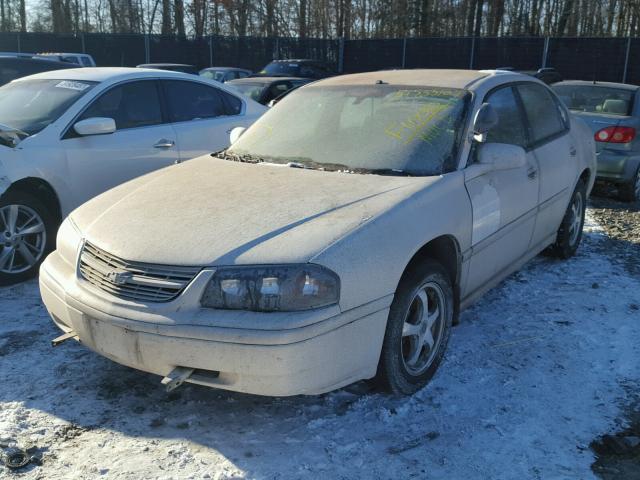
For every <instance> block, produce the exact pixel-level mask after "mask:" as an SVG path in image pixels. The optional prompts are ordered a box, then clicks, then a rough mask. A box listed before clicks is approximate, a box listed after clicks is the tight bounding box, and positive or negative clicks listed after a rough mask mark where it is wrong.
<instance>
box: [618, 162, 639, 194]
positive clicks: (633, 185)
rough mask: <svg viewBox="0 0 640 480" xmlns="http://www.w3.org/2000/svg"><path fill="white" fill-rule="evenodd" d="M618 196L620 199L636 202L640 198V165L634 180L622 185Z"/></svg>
mask: <svg viewBox="0 0 640 480" xmlns="http://www.w3.org/2000/svg"><path fill="white" fill-rule="evenodd" d="M618 196H619V197H620V200H623V201H625V202H636V201H638V200H640V167H638V171H637V172H636V175H635V178H634V179H633V181H631V182H629V183H626V184H624V185H620V187H619V188H618Z"/></svg>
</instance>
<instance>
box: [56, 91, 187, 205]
mask: <svg viewBox="0 0 640 480" xmlns="http://www.w3.org/2000/svg"><path fill="white" fill-rule="evenodd" d="M92 117H108V118H113V119H114V120H115V122H116V131H115V132H114V133H111V134H106V135H89V136H80V135H78V134H77V133H76V132H75V130H74V129H73V126H71V127H70V128H69V130H68V131H67V133H66V134H65V135H64V137H63V139H62V140H61V145H62V146H63V147H64V151H65V153H66V156H67V162H68V168H69V176H70V182H69V183H70V184H71V185H73V186H74V187H75V188H74V194H75V195H74V197H75V201H76V204H77V205H79V204H81V203H84V202H85V201H87V200H89V199H90V198H92V197H94V196H96V195H98V194H100V193H102V192H104V191H106V190H108V189H110V188H113V187H115V186H116V185H119V184H121V183H124V182H126V181H128V180H131V179H133V178H136V177H138V176H140V175H144V174H145V173H149V172H151V171H153V170H157V169H159V168H163V167H166V166H168V165H171V164H172V163H175V162H176V161H177V160H178V159H179V151H178V146H177V144H176V141H177V137H176V134H175V132H174V130H173V128H172V127H171V125H168V124H166V123H164V122H163V116H162V109H161V106H160V95H159V89H158V84H157V82H156V81H155V80H140V81H133V82H128V83H124V84H119V85H116V86H114V87H112V88H111V89H109V90H107V91H106V92H105V93H102V94H101V95H100V96H99V97H97V98H96V99H94V100H93V102H92V103H91V104H90V105H89V107H88V108H87V109H86V110H85V111H84V112H83V113H82V114H81V115H80V117H79V118H77V119H76V120H75V122H78V121H80V120H85V119H87V118H92Z"/></svg>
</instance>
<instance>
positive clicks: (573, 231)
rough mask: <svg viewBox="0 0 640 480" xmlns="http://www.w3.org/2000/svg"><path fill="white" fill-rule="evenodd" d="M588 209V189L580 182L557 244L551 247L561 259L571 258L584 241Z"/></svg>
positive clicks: (566, 214)
mask: <svg viewBox="0 0 640 480" xmlns="http://www.w3.org/2000/svg"><path fill="white" fill-rule="evenodd" d="M586 209H587V187H586V185H585V183H584V182H583V181H582V180H580V181H579V182H578V185H577V186H576V189H575V190H574V191H573V195H572V196H571V201H570V202H569V206H568V207H567V211H566V212H565V214H564V217H563V219H562V223H561V224H560V228H559V229H558V235H557V237H556V242H555V243H554V244H553V246H552V247H551V250H552V252H553V254H554V255H555V256H557V257H560V258H564V259H567V258H570V257H572V256H573V255H574V254H575V253H576V250H577V249H578V246H579V245H580V241H581V240H582V229H583V227H584V216H585V212H586Z"/></svg>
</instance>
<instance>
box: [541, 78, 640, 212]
mask: <svg viewBox="0 0 640 480" xmlns="http://www.w3.org/2000/svg"><path fill="white" fill-rule="evenodd" d="M639 88H640V87H638V86H637V85H626V84H623V83H607V82H587V81H578V80H572V81H566V82H559V83H556V84H554V85H553V86H552V89H553V90H554V91H555V92H556V94H557V95H558V96H559V97H560V99H561V100H562V101H563V102H564V103H565V104H566V105H567V107H569V110H571V112H572V113H573V114H575V115H577V116H579V117H580V118H582V119H583V120H584V121H585V122H586V123H587V124H588V125H589V126H590V127H591V130H593V135H594V140H595V141H596V148H597V154H598V174H597V179H598V180H599V181H604V182H606V183H611V184H615V185H616V186H617V188H618V195H619V197H620V199H621V200H625V201H629V202H633V201H637V200H640V139H639V138H638V135H637V133H638V129H639V128H640V97H639V96H638V94H637V92H638V89H639Z"/></svg>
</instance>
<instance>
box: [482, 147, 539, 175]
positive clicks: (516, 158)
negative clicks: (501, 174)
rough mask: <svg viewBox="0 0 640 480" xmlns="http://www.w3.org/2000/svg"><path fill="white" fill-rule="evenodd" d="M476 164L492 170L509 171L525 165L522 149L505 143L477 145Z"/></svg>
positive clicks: (524, 155)
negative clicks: (486, 166)
mask: <svg viewBox="0 0 640 480" xmlns="http://www.w3.org/2000/svg"><path fill="white" fill-rule="evenodd" d="M478 163H479V164H481V165H489V166H490V167H492V169H493V170H511V169H513V168H521V167H524V166H525V165H526V164H527V154H526V152H525V151H524V148H522V147H520V146H518V145H511V144H506V143H484V144H482V145H479V149H478Z"/></svg>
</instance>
